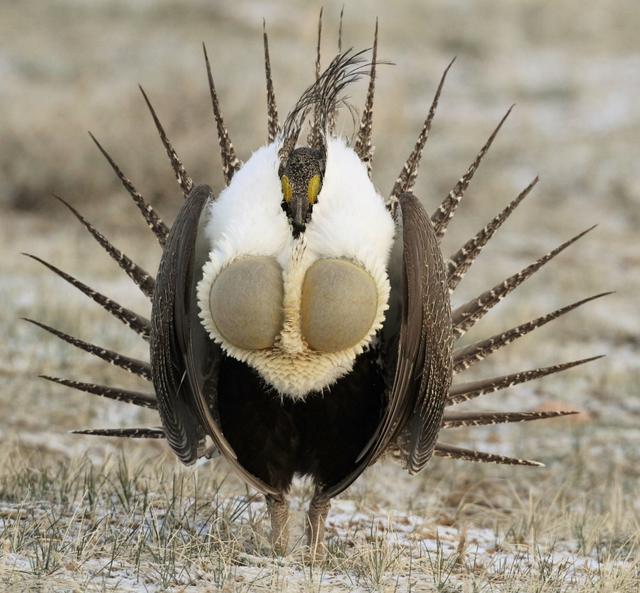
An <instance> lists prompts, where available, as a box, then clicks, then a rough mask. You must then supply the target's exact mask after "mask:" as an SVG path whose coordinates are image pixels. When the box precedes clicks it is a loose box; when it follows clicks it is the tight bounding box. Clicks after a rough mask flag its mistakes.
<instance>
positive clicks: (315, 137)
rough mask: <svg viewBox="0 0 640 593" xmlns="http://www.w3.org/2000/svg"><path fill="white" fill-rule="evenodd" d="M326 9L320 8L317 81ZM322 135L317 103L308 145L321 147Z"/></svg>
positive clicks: (314, 108) (314, 107)
mask: <svg viewBox="0 0 640 593" xmlns="http://www.w3.org/2000/svg"><path fill="white" fill-rule="evenodd" d="M323 12H324V7H320V14H319V16H318V42H317V45H316V81H318V79H319V78H320V44H321V42H322V14H323ZM321 134H322V130H321V122H320V109H319V106H318V104H317V103H316V104H315V105H314V106H313V120H312V121H311V126H310V128H309V135H308V136H307V144H308V145H309V146H311V147H312V148H317V147H319V146H321V144H322V142H321V139H320V135H321Z"/></svg>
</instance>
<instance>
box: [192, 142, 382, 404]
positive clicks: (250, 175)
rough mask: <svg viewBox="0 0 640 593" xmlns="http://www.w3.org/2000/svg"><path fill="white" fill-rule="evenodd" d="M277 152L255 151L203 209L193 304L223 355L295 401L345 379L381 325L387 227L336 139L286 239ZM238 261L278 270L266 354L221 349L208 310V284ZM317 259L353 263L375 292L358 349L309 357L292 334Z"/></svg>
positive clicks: (362, 173)
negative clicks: (307, 212) (268, 259)
mask: <svg viewBox="0 0 640 593" xmlns="http://www.w3.org/2000/svg"><path fill="white" fill-rule="evenodd" d="M279 148H280V144H279V142H278V141H276V142H274V143H272V144H270V145H268V146H265V147H263V148H261V149H259V150H257V151H256V152H255V153H254V154H253V155H252V156H251V158H250V159H249V160H248V161H247V162H246V163H245V165H244V166H243V167H242V168H241V169H240V170H239V171H238V172H237V173H236V174H235V176H234V178H233V180H232V182H231V184H230V185H229V187H227V188H226V189H225V190H224V191H223V192H221V194H220V196H219V197H218V199H217V200H216V201H214V202H213V203H212V204H211V207H210V218H209V222H208V224H207V227H206V234H207V237H208V239H209V241H210V244H211V252H210V255H209V261H208V262H207V264H205V267H204V275H203V279H202V281H201V282H200V284H199V285H198V302H199V305H200V317H201V319H202V322H203V324H204V326H205V328H206V329H207V331H208V332H209V334H210V336H211V337H212V338H213V339H214V340H215V341H216V342H218V343H219V344H221V346H222V348H223V349H224V350H225V352H226V353H227V354H228V355H229V356H232V357H234V358H236V359H238V360H241V361H243V362H246V363H247V364H249V365H251V366H252V367H254V368H255V369H256V370H257V371H258V373H259V374H260V375H261V376H262V377H263V379H264V380H265V381H266V382H267V383H268V384H269V385H271V386H272V387H273V388H274V389H275V390H276V391H277V392H278V393H280V395H281V396H288V397H291V398H294V399H303V398H305V397H306V396H307V395H308V394H309V393H310V392H314V391H321V390H323V389H325V388H326V387H329V386H330V385H331V384H332V383H334V382H335V381H336V380H337V379H339V378H340V377H341V376H343V375H345V374H346V373H348V372H349V371H350V370H351V369H352V368H353V363H354V361H355V358H356V356H357V355H358V354H360V353H361V352H362V351H363V350H364V349H365V348H366V347H367V346H368V345H369V344H370V342H371V340H372V339H373V337H374V335H375V333H376V332H377V331H378V330H379V329H380V327H382V323H383V321H384V313H385V310H386V309H387V307H388V300H389V290H390V288H389V279H388V276H387V271H386V268H387V263H388V259H389V253H390V250H391V246H392V243H393V234H394V223H393V220H392V218H391V215H390V214H389V212H388V211H387V209H386V207H385V204H384V200H383V199H382V197H381V196H380V195H379V194H378V193H377V192H376V190H375V188H374V186H373V184H372V183H371V180H370V179H369V177H368V175H367V171H366V168H365V166H364V165H363V164H362V162H361V161H360V159H359V158H358V156H357V155H356V154H355V152H354V151H353V150H352V149H351V148H349V147H347V146H346V145H345V143H344V141H343V140H342V139H337V138H329V139H328V140H327V162H326V169H325V175H324V179H323V184H322V189H321V191H320V194H319V195H318V201H317V203H316V204H315V205H314V207H313V214H312V218H311V221H310V222H309V224H308V225H307V228H306V231H305V233H304V234H303V235H302V236H301V238H300V239H297V240H294V239H293V237H292V235H291V230H290V227H289V222H288V220H287V217H286V214H285V213H284V211H283V210H282V208H281V202H282V193H281V188H280V179H279V178H278V166H279V161H278V150H279ZM243 255H266V256H273V257H275V258H277V260H278V262H279V263H280V265H281V266H282V269H283V281H284V290H285V301H284V303H283V306H284V312H285V324H284V328H283V330H282V332H281V335H280V336H279V337H278V339H277V340H276V344H275V345H274V348H271V349H268V350H257V351H246V350H241V349H239V348H237V347H235V346H233V345H232V344H229V343H226V342H225V340H224V339H223V338H222V337H221V336H220V335H219V333H218V331H217V330H216V327H215V324H214V323H213V319H212V316H211V313H210V311H209V305H208V303H209V292H210V290H211V285H212V283H213V281H214V280H215V278H216V277H217V275H218V274H219V273H220V271H221V270H222V269H223V268H224V267H225V266H227V265H229V264H230V263H232V262H233V261H234V260H235V259H236V258H237V257H241V256H243ZM322 257H328V258H346V259H349V260H351V261H354V262H356V263H358V264H360V265H361V266H362V267H363V268H364V269H365V270H366V271H367V272H369V274H370V275H371V276H372V277H373V279H374V280H375V282H376V285H377V288H378V312H377V316H376V319H375V322H374V324H373V325H372V328H371V331H370V332H369V334H368V335H367V336H366V337H365V338H364V339H363V340H362V341H361V342H360V343H359V344H357V345H356V346H354V347H353V348H349V349H347V350H344V351H341V352H333V353H321V352H314V351H312V350H310V349H309V347H308V346H307V345H306V343H305V341H304V339H303V338H302V335H301V332H300V315H299V308H300V294H301V289H302V283H303V281H304V276H305V273H306V271H307V269H308V268H309V266H311V265H312V264H313V263H314V262H315V261H317V260H318V259H319V258H322Z"/></svg>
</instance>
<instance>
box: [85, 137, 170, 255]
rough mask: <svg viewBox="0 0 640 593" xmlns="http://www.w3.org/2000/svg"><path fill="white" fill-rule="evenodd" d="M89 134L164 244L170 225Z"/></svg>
mask: <svg viewBox="0 0 640 593" xmlns="http://www.w3.org/2000/svg"><path fill="white" fill-rule="evenodd" d="M89 136H91V139H92V140H93V142H94V144H95V145H96V146H97V147H98V150H99V151H100V152H101V153H102V156H104V158H105V159H107V162H108V163H109V164H110V165H111V168H112V169H113V170H114V172H115V174H116V175H117V177H118V179H120V182H121V183H122V185H123V187H124V188H125V189H126V190H127V192H128V193H129V195H130V196H131V199H132V200H133V201H134V203H135V205H136V206H137V207H138V209H139V210H140V212H142V216H144V219H145V221H146V223H147V226H148V227H149V228H150V229H151V230H152V231H153V234H154V235H155V236H156V237H157V239H158V242H159V243H160V245H161V246H164V244H165V241H166V240H167V237H168V236H169V227H168V226H167V225H166V224H165V223H164V222H162V219H161V218H160V216H158V214H157V213H156V211H155V210H154V208H153V206H151V205H150V204H148V203H147V201H146V200H145V199H144V198H143V197H142V195H141V194H140V192H139V191H138V190H137V189H136V188H135V186H134V185H133V183H131V180H130V179H129V178H128V177H127V176H126V175H125V174H124V173H123V172H122V170H121V169H120V167H119V166H118V165H117V164H116V162H115V161H114V160H113V159H112V158H111V155H109V153H108V152H107V151H106V150H105V149H104V148H103V147H102V145H101V144H100V142H98V141H97V140H96V137H95V136H94V135H93V134H92V133H91V132H89Z"/></svg>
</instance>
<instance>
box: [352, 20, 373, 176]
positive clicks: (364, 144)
mask: <svg viewBox="0 0 640 593" xmlns="http://www.w3.org/2000/svg"><path fill="white" fill-rule="evenodd" d="M377 60H378V19H376V28H375V31H374V33H373V50H372V56H371V70H370V71H369V86H368V87H367V97H366V99H365V103H364V109H363V110H362V119H361V120H360V127H359V128H358V137H357V138H356V143H355V146H354V151H355V153H356V154H357V155H358V157H360V160H361V161H362V162H363V163H364V164H365V165H366V167H367V172H368V173H369V177H371V164H372V160H373V142H372V140H371V132H372V129H373V100H374V95H375V91H376V65H377V64H376V62H377Z"/></svg>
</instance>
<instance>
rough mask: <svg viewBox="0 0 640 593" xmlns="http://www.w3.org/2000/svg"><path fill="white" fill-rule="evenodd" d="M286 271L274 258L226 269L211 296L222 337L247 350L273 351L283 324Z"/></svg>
mask: <svg viewBox="0 0 640 593" xmlns="http://www.w3.org/2000/svg"><path fill="white" fill-rule="evenodd" d="M282 301H283V287H282V269H281V268H280V266H279V265H278V262H277V261H275V260H274V259H273V258H272V257H264V256H247V257H243V258H241V259H238V260H236V261H234V262H233V263H232V264H230V265H229V266H228V267H226V268H225V269H224V270H222V272H220V274H219V275H218V277H217V278H216V279H215V281H214V282H213V285H212V286H211V292H210V293H209V307H210V310H211V317H212V318H213V322H214V323H215V325H216V327H217V329H218V331H219V332H220V335H221V336H222V337H223V338H224V339H225V340H226V341H227V342H229V343H230V344H232V345H234V346H236V347H237V348H242V349H244V350H262V349H264V348H270V347H271V346H273V343H274V341H275V339H276V336H277V335H278V334H279V333H280V331H281V329H282V323H283V310H282Z"/></svg>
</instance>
